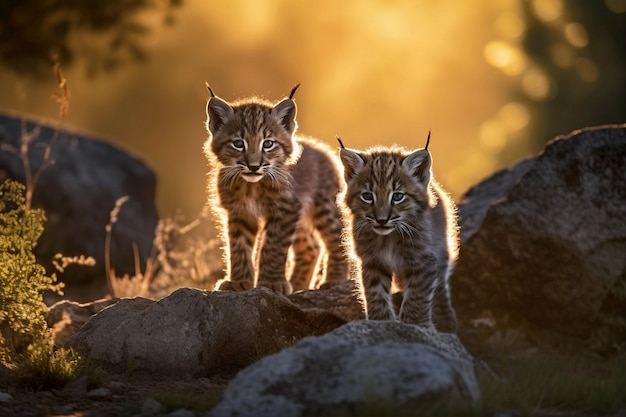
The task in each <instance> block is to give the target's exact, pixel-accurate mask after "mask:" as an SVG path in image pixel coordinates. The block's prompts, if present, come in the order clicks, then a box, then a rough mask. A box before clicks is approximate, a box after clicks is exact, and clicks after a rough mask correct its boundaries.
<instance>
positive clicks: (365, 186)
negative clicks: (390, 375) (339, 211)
mask: <svg viewBox="0 0 626 417" xmlns="http://www.w3.org/2000/svg"><path fill="white" fill-rule="evenodd" d="M429 139H430V134H429ZM340 144H341V141H340ZM341 147H342V149H341V150H340V152H339V155H340V157H341V162H342V163H343V166H344V177H345V180H346V183H347V189H346V190H345V194H344V195H343V203H344V204H345V209H344V219H345V221H346V225H347V226H348V227H347V230H350V231H351V236H346V238H347V240H348V241H349V240H350V238H351V240H352V242H351V243H350V242H349V243H350V246H352V249H353V250H354V252H355V255H356V258H358V264H359V265H358V266H359V268H358V269H360V272H361V284H362V290H363V295H364V301H365V304H366V312H367V317H368V318H369V319H372V320H395V319H396V313H395V310H394V307H393V304H392V300H391V295H390V290H391V284H392V278H393V280H394V282H395V284H396V286H398V287H399V288H400V289H402V290H403V299H402V304H401V306H400V311H399V318H400V320H401V321H403V322H407V323H413V324H418V325H421V326H425V327H432V326H433V324H434V326H435V327H436V328H437V330H439V331H444V332H450V333H454V332H456V328H457V321H456V314H455V312H454V310H453V308H452V305H451V302H450V290H449V286H448V276H449V275H450V273H451V271H452V268H453V265H454V263H455V261H456V257H457V253H458V248H457V233H458V230H457V229H458V228H457V224H456V212H455V208H454V205H453V203H452V202H451V201H450V199H449V198H448V196H447V195H446V193H445V192H444V191H443V190H442V189H441V187H440V186H439V185H438V184H437V182H436V181H435V180H434V179H433V178H432V175H431V163H432V161H431V156H430V153H429V152H428V142H427V143H426V148H425V149H418V150H416V151H414V152H408V151H405V150H403V149H400V148H396V147H393V148H383V147H378V148H374V149H372V150H370V151H368V152H357V151H354V150H350V149H346V148H344V147H343V144H342V146H341Z"/></svg>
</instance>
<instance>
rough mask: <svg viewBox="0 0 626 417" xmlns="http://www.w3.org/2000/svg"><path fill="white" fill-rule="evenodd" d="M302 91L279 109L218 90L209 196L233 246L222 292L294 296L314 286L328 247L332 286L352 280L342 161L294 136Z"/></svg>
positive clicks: (211, 119)
mask: <svg viewBox="0 0 626 417" xmlns="http://www.w3.org/2000/svg"><path fill="white" fill-rule="evenodd" d="M294 92H295V88H294V90H292V93H291V95H290V97H289V98H285V99H284V100H282V101H280V102H279V103H277V104H275V105H274V104H272V103H269V102H267V101H264V100H260V99H258V98H249V99H245V100H241V101H238V102H235V103H232V104H229V103H227V102H226V101H224V100H222V99H221V98H219V97H216V96H213V92H212V91H211V93H212V97H211V99H210V100H209V102H208V104H207V130H208V132H209V138H208V140H207V141H206V143H205V146H204V150H205V154H206V156H207V158H208V160H209V167H210V172H209V198H210V200H212V201H211V204H212V206H213V207H214V208H215V209H216V212H217V214H218V216H219V218H220V219H221V221H222V237H223V240H224V243H225V247H224V249H225V262H226V265H227V271H226V278H225V280H224V281H222V282H221V283H219V284H218V286H217V288H218V289H220V290H236V291H242V290H246V289H249V288H253V287H254V286H256V285H258V286H265V287H269V288H271V289H274V290H275V291H278V292H280V293H284V294H289V293H290V292H292V290H301V289H306V288H309V287H310V286H311V284H312V281H313V280H312V278H313V277H314V275H315V272H316V271H317V267H318V265H320V253H321V252H322V249H325V253H326V265H325V270H326V272H325V285H332V284H336V283H338V282H341V281H344V280H347V279H348V275H349V274H348V264H347V262H346V260H345V258H344V256H343V251H342V249H341V229H342V223H341V214H340V212H339V209H338V207H337V204H336V197H337V194H338V192H339V187H340V184H341V182H340V181H341V180H340V174H339V169H338V162H336V158H335V157H334V155H333V154H332V152H330V151H329V149H327V148H326V147H324V146H323V145H322V144H320V143H317V142H315V141H314V140H312V139H304V138H300V137H296V136H294V132H295V131H296V129H297V123H296V120H295V117H296V104H295V102H294V100H293V99H292V96H293V93H294ZM290 251H291V255H292V259H293V262H291V263H289V262H288V255H289V253H290ZM287 276H289V277H290V279H289V280H287Z"/></svg>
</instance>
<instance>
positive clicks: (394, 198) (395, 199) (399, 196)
mask: <svg viewBox="0 0 626 417" xmlns="http://www.w3.org/2000/svg"><path fill="white" fill-rule="evenodd" d="M405 198H406V195H405V194H404V193H402V192H400V191H396V192H394V193H393V194H391V202H392V203H395V204H399V203H402V202H403V201H404V199H405Z"/></svg>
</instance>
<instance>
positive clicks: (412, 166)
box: [402, 149, 432, 188]
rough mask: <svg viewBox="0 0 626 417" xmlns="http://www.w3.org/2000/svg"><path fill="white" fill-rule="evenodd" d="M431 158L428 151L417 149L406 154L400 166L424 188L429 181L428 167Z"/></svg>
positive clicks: (429, 166)
mask: <svg viewBox="0 0 626 417" xmlns="http://www.w3.org/2000/svg"><path fill="white" fill-rule="evenodd" d="M431 165H432V159H431V157H430V152H428V151H427V150H426V149H418V150H417V151H415V152H413V153H412V154H410V155H407V156H406V157H405V158H404V160H403V161H402V166H403V167H404V169H406V170H407V171H408V172H409V174H410V175H411V176H413V178H415V179H416V180H417V182H418V183H419V184H421V185H422V186H423V187H424V188H426V187H428V183H429V182H430V176H431V174H430V168H431Z"/></svg>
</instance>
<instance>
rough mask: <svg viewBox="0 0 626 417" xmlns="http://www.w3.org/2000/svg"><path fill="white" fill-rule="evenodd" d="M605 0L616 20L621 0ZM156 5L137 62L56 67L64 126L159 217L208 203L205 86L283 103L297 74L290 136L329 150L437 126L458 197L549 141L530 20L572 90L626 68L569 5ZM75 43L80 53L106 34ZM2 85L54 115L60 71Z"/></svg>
mask: <svg viewBox="0 0 626 417" xmlns="http://www.w3.org/2000/svg"><path fill="white" fill-rule="evenodd" d="M599 3H602V5H601V7H604V8H606V9H607V10H608V12H610V13H613V14H615V15H619V16H625V12H626V1H624V0H606V1H603V2H599ZM163 15H164V12H163V10H162V8H161V7H159V2H158V1H156V2H155V7H154V8H152V9H151V10H148V11H144V12H143V13H142V14H141V16H140V18H141V19H143V20H144V21H145V22H147V23H150V24H151V25H152V26H153V30H152V32H151V33H150V34H149V36H148V39H147V42H146V52H147V55H148V59H147V61H146V62H144V63H138V64H132V65H127V66H124V67H123V68H122V69H121V70H118V71H115V72H111V73H99V74H95V75H94V74H90V73H89V71H87V63H86V60H82V61H81V60H77V61H76V62H75V63H74V65H72V66H69V67H67V68H64V73H65V76H66V78H67V79H68V82H69V86H70V90H71V102H70V110H69V113H68V115H67V117H66V119H65V121H64V125H65V127H67V128H70V129H75V130H78V131H79V132H87V133H90V134H94V135H97V136H99V137H102V138H105V139H106V140H109V141H111V142H113V143H115V144H117V145H119V146H120V147H122V148H124V149H127V150H128V151H130V152H131V153H132V154H133V155H135V156H137V157H139V158H141V159H143V160H144V161H145V162H147V163H148V164H149V165H150V166H151V167H152V168H153V169H154V170H155V171H156V173H157V176H158V196H157V197H158V206H159V210H160V213H161V216H170V215H172V214H174V213H175V212H177V211H181V212H182V213H183V214H185V215H188V216H190V217H192V216H195V215H196V214H197V213H198V212H199V211H200V209H201V207H202V205H203V204H204V202H205V197H206V196H205V185H204V184H205V178H204V176H205V172H206V162H205V159H204V156H203V155H202V143H203V141H204V140H205V139H206V132H205V130H204V121H205V105H206V100H207V98H208V96H209V94H208V92H207V91H206V88H205V81H206V82H209V83H210V84H211V86H212V88H213V90H214V91H215V92H216V94H217V95H219V96H220V97H222V98H224V99H226V100H234V99H237V98H242V97H245V96H248V95H252V94H255V95H258V96H262V97H264V98H267V99H269V100H279V99H281V98H282V97H284V96H285V95H287V94H288V93H289V91H290V89H291V88H292V87H293V86H294V85H295V84H297V83H301V84H302V85H301V87H300V89H299V90H298V92H297V95H296V103H297V104H298V122H299V132H300V133H301V134H305V135H310V136H314V137H316V138H318V139H320V140H322V141H324V142H326V143H328V144H329V145H331V146H333V147H337V144H336V141H335V139H334V138H335V135H336V134H339V135H340V136H341V138H342V139H343V141H344V143H345V144H346V146H349V147H353V148H366V147H368V146H371V145H374V144H383V145H391V144H400V145H404V146H406V147H409V148H416V147H421V146H423V145H424V143H425V139H426V136H427V134H428V131H429V130H431V131H432V140H431V151H432V153H433V156H434V172H435V175H436V177H437V178H438V180H439V181H440V182H441V183H443V184H444V186H446V187H447V188H448V189H449V190H450V192H451V193H452V194H453V196H454V197H455V198H458V197H459V196H460V195H461V194H462V193H463V192H465V191H466V190H467V188H468V187H470V186H471V185H473V184H475V183H477V182H478V181H479V180H480V179H482V178H484V177H486V176H488V175H490V174H492V173H493V172H494V171H495V170H497V169H499V168H502V167H504V166H507V165H510V164H511V163H513V162H515V161H517V160H519V159H521V158H523V157H526V156H529V155H531V154H534V153H536V152H538V151H539V150H540V149H541V148H542V146H543V144H545V142H546V141H547V140H549V139H551V137H547V136H541V135H542V134H545V132H546V130H545V129H544V130H542V129H540V128H539V127H540V125H539V122H538V121H539V120H541V118H540V117H539V116H540V114H538V112H539V111H541V103H542V102H547V101H550V100H552V99H553V98H554V97H555V96H556V95H558V94H560V93H561V91H559V90H558V85H559V83H558V82H557V80H555V79H554V78H553V77H552V76H551V74H550V73H549V72H548V71H546V69H545V65H543V63H542V62H537V60H535V59H533V57H531V56H530V55H529V54H528V52H527V49H528V48H525V47H524V46H525V44H524V42H525V40H527V36H526V35H527V34H528V31H529V30H530V29H531V28H530V26H529V22H532V24H533V25H535V26H536V25H542V27H544V28H548V30H549V31H550V33H551V34H552V35H551V38H550V39H546V43H548V45H546V48H547V49H546V50H547V51H548V52H547V53H548V59H549V60H550V64H551V65H552V66H553V67H556V68H558V69H559V70H560V71H562V72H563V73H564V74H567V76H568V77H572V79H575V82H576V83H578V84H577V85H580V86H582V87H581V88H583V89H584V88H591V87H590V86H594V85H596V86H597V85H598V83H600V82H601V81H602V80H603V77H609V78H610V77H611V74H615V73H616V72H619V71H623V70H624V69H623V68H622V67H619V65H618V66H617V67H616V68H607V69H605V68H601V67H600V66H599V64H598V63H597V62H596V61H595V60H594V59H593V58H592V57H590V56H589V54H586V53H585V51H586V50H587V48H589V46H590V44H592V43H593V42H596V41H597V38H594V37H593V36H592V34H590V33H589V31H588V30H587V28H586V26H585V25H583V24H582V23H580V22H579V21H577V20H576V16H575V14H573V13H572V11H571V10H570V8H569V5H568V2H566V1H564V0H534V1H533V0H482V1H466V0H443V1H426V0H416V1H408V0H406V1H404V0H386V1H382V0H375V1H359V0H345V1H336V0H335V1H331V0H315V1H312V0H302V1H289V0H230V1H228V2H226V1H207V0H185V1H184V3H183V4H182V6H181V7H180V8H177V9H176V10H175V11H174V13H173V15H174V17H175V23H174V24H173V25H169V26H168V25H163V24H161V22H162V21H163ZM529 15H530V16H532V20H529V18H528V16H529ZM71 41H72V46H73V47H74V48H75V50H77V51H81V52H83V56H89V52H90V50H92V49H93V48H95V47H97V45H98V42H99V41H100V39H99V38H98V36H96V35H92V36H89V35H88V34H82V35H81V36H75V37H74V38H72V39H71ZM94 45H96V46H94ZM622 79H623V78H622ZM612 88H615V86H613V87H612ZM617 88H623V84H622V85H618V86H617ZM0 89H1V91H2V93H1V94H0V108H1V109H4V110H10V111H17V112H21V113H24V114H28V115H34V116H38V117H44V118H48V119H50V120H56V119H57V108H56V107H55V104H54V102H52V101H51V100H50V96H51V95H52V94H53V93H54V92H55V91H56V85H55V83H54V82H52V81H50V80H37V79H33V78H31V77H29V76H26V75H23V74H18V73H16V72H11V71H8V70H2V72H0ZM620 111H621V113H619V114H624V109H620ZM624 121H626V120H624V119H621V120H620V119H619V115H618V116H615V113H611V114H609V115H608V116H607V117H606V120H604V119H603V120H601V123H619V122H624ZM585 125H586V120H577V119H575V118H573V119H572V120H571V121H570V125H567V128H568V129H569V130H573V129H576V128H581V127H584V126H585ZM569 130H567V131H560V132H558V133H562V134H566V133H569Z"/></svg>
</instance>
